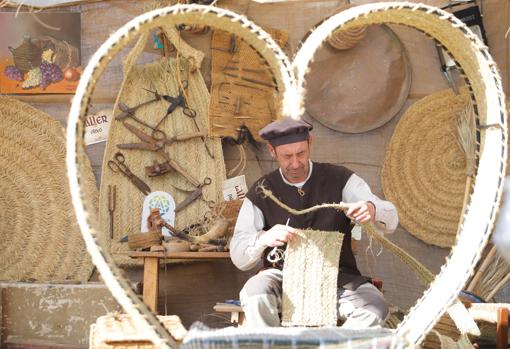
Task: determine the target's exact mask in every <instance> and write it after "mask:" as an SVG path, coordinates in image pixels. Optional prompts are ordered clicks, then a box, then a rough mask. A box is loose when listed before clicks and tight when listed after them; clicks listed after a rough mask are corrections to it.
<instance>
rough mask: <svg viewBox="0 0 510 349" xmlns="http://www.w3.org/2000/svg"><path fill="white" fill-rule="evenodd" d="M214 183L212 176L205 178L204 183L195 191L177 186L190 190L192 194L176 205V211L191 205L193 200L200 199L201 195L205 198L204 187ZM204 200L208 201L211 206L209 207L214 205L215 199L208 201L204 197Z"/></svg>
mask: <svg viewBox="0 0 510 349" xmlns="http://www.w3.org/2000/svg"><path fill="white" fill-rule="evenodd" d="M211 183H212V180H211V178H209V177H205V178H204V181H203V182H202V184H200V185H199V186H198V187H197V188H196V189H195V190H193V191H191V190H190V191H187V190H182V189H179V188H176V189H178V190H180V191H187V192H190V194H189V195H188V196H187V197H186V198H185V199H184V200H182V201H181V202H180V203H179V204H178V205H177V206H176V207H175V212H179V211H181V210H183V209H184V208H186V207H187V206H189V205H190V204H191V203H192V202H193V201H195V200H196V199H198V198H199V197H202V199H204V196H203V194H204V193H203V189H204V186H206V185H210V184H211ZM204 201H205V202H206V203H207V205H208V206H209V208H212V207H214V201H207V200H205V199H204Z"/></svg>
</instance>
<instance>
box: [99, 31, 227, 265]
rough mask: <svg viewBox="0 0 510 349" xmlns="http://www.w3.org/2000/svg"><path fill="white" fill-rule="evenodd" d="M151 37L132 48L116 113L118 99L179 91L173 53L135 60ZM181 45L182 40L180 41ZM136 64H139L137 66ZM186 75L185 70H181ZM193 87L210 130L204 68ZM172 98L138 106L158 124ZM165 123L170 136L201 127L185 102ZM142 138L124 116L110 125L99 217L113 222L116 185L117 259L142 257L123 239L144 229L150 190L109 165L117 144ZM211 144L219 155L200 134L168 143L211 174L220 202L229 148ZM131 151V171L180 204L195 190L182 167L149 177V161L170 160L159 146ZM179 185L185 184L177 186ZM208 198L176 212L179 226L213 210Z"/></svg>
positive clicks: (211, 188) (188, 166)
mask: <svg viewBox="0 0 510 349" xmlns="http://www.w3.org/2000/svg"><path fill="white" fill-rule="evenodd" d="M145 41H146V37H141V38H140V39H139V42H138V43H137V45H136V46H135V48H134V49H133V51H132V53H131V54H130V55H129V56H128V58H127V59H126V62H128V63H126V65H125V67H124V71H125V73H126V76H125V80H124V82H123V84H122V88H121V91H120V93H119V95H118V97H117V103H116V105H115V107H114V112H113V115H118V114H119V113H121V111H120V110H119V108H118V103H119V102H122V103H125V104H126V105H128V106H130V107H132V106H136V105H138V104H140V103H142V102H144V101H147V100H151V99H152V98H154V96H153V94H152V93H150V92H147V91H145V90H144V89H143V88H146V89H149V90H154V89H155V90H157V91H158V92H159V93H162V94H168V95H170V96H177V95H178V93H179V85H178V82H177V81H176V79H175V76H176V60H175V59H173V58H170V59H166V58H162V59H161V60H159V61H157V62H153V63H148V64H145V65H143V66H136V65H134V63H135V61H136V57H137V56H138V54H139V51H138V49H139V48H140V47H143V46H144V45H145ZM176 45H179V43H176ZM131 64H133V65H132V66H131ZM181 74H182V76H183V77H184V76H185V74H184V73H181ZM188 79H189V81H188V87H187V89H186V92H187V94H188V98H189V101H188V102H189V105H190V107H191V108H192V109H193V110H195V111H196V113H197V116H196V118H195V119H196V121H197V123H198V125H199V127H200V129H201V130H204V131H205V130H207V117H206V115H207V106H208V103H209V95H208V92H207V87H206V86H205V83H204V80H203V78H202V75H201V74H200V70H196V71H195V72H194V73H190V74H189V77H188ZM168 105H169V104H168V102H166V101H163V100H161V101H158V102H155V103H152V104H149V105H146V106H144V107H143V108H140V109H138V110H137V111H136V117H137V118H139V119H141V120H143V121H144V122H146V123H148V124H149V125H156V124H157V123H158V121H159V120H160V119H161V118H162V117H163V116H164V115H165V113H166V110H167V108H168ZM126 122H127V123H129V124H130V125H133V126H135V127H137V128H138V129H140V130H142V131H143V132H145V133H146V134H148V135H150V134H151V130H150V129H149V128H146V127H144V126H141V125H139V124H138V123H136V122H134V121H133V120H130V119H127V120H126ZM159 129H161V130H163V131H164V132H165V133H166V135H167V137H172V136H176V135H179V134H186V133H194V132H197V129H196V127H195V124H194V123H193V120H191V119H190V118H189V117H187V116H185V115H184V114H183V111H182V108H181V107H178V108H177V109H176V110H174V111H173V113H172V114H170V115H169V116H168V117H167V118H166V120H165V121H164V122H163V123H162V124H161V126H160V127H159ZM131 142H132V143H137V142H140V140H139V139H138V138H137V137H136V136H135V135H134V134H132V133H131V131H129V130H128V129H126V128H125V127H124V125H123V124H122V122H119V121H114V122H113V124H112V125H111V126H110V131H109V136H108V142H107V145H106V149H105V155H104V159H103V169H104V170H103V173H102V178H101V191H100V199H99V208H100V211H99V220H100V223H101V226H102V227H103V228H102V230H103V231H105V232H107V231H108V227H109V220H110V216H109V211H108V186H109V185H110V186H113V185H116V187H117V197H116V209H115V212H114V220H113V221H114V229H113V233H114V234H113V240H112V241H111V252H112V253H113V255H114V257H115V259H116V261H117V263H120V264H122V265H131V264H136V263H141V261H140V260H138V259H133V258H130V257H129V256H127V254H128V253H129V250H128V246H127V244H125V243H120V242H119V240H120V238H121V237H123V236H125V235H130V234H133V233H140V219H141V214H142V208H143V200H144V199H145V196H144V194H143V193H142V192H141V191H139V190H138V189H137V188H136V187H135V186H134V185H133V184H132V183H130V181H129V180H128V179H127V178H126V177H125V176H123V175H122V174H120V173H114V172H113V171H111V170H110V169H109V167H108V161H109V160H112V159H113V157H114V155H115V153H116V152H118V151H119V149H118V148H117V146H116V145H117V144H120V143H131ZM205 142H206V143H207V146H208V147H209V149H210V150H212V153H213V155H214V159H213V158H211V157H210V156H209V155H208V153H207V151H206V148H205V145H204V141H202V140H201V139H200V138H196V139H192V140H188V141H185V142H176V143H174V144H172V145H170V146H166V149H165V150H166V152H167V153H168V154H169V155H170V157H171V158H172V159H173V160H175V161H176V162H177V163H179V164H180V165H181V166H182V167H183V168H184V169H185V170H186V171H187V172H188V173H189V174H190V175H191V176H192V177H194V178H195V179H196V180H197V181H198V182H200V183H202V182H204V180H205V178H206V177H209V178H211V180H212V183H211V184H210V185H206V186H204V188H203V197H204V198H205V200H207V201H214V202H217V201H219V199H220V198H221V197H222V196H223V195H222V185H223V180H224V179H225V178H226V174H225V165H224V161H223V152H222V149H221V142H220V140H219V139H207V140H205ZM122 153H123V154H124V156H125V161H126V165H127V166H128V167H129V168H130V169H131V171H132V172H133V173H134V174H135V175H137V176H138V177H140V178H141V179H142V180H143V181H144V182H145V183H146V184H147V185H148V186H149V187H150V188H151V190H152V191H157V190H162V191H165V192H169V193H170V194H171V195H172V197H173V198H174V200H175V202H176V203H177V204H178V203H179V202H181V201H183V200H184V199H185V198H186V197H187V196H188V195H189V194H190V192H183V191H182V190H179V189H185V190H193V189H194V187H193V186H192V185H191V184H190V183H189V182H188V181H187V180H186V179H185V178H184V177H183V176H182V175H180V174H178V173H177V172H172V173H167V174H164V175H162V176H158V177H147V176H145V175H144V173H145V171H144V167H145V166H149V165H152V164H153V162H154V161H159V162H160V163H161V162H164V161H165V160H164V159H163V158H162V157H161V156H159V155H157V154H156V153H155V152H151V151H145V150H122ZM177 188H179V189H177ZM205 200H202V199H200V198H198V199H197V200H195V201H194V202H193V203H191V204H190V205H189V206H187V207H186V208H185V209H183V210H182V211H179V212H177V213H176V221H175V226H176V228H177V229H183V228H185V227H187V226H189V225H191V224H194V223H197V222H199V221H200V220H201V219H202V217H203V215H204V214H205V213H206V212H207V211H209V207H208V204H207V203H206V201H205Z"/></svg>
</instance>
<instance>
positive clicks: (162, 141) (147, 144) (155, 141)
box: [117, 122, 204, 151]
mask: <svg viewBox="0 0 510 349" xmlns="http://www.w3.org/2000/svg"><path fill="white" fill-rule="evenodd" d="M124 127H125V128H127V129H128V130H129V131H131V133H133V134H134V135H135V136H136V137H138V138H139V139H140V140H141V141H142V142H141V143H124V144H117V147H118V148H119V149H138V150H151V151H158V150H161V149H163V148H164V147H165V145H171V144H173V143H174V142H183V141H187V140H189V139H193V138H199V137H203V136H204V133H199V132H195V133H184V134H180V135H176V136H173V137H170V138H169V137H167V135H166V134H165V132H163V131H161V130H155V131H154V132H153V133H152V136H149V135H148V134H146V133H144V132H143V131H141V130H139V129H138V128H136V127H134V126H133V125H130V124H128V123H127V122H124Z"/></svg>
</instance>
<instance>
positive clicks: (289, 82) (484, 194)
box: [67, 2, 507, 348]
mask: <svg viewBox="0 0 510 349" xmlns="http://www.w3.org/2000/svg"><path fill="white" fill-rule="evenodd" d="M163 23H164V24H166V25H169V24H172V25H175V24H177V23H186V24H203V25H210V26H213V27H219V28H221V29H224V30H227V31H235V32H236V34H237V35H238V36H240V37H241V38H243V39H244V40H246V41H247V42H249V43H250V44H251V45H252V46H253V47H254V48H255V49H257V50H258V51H259V52H260V54H261V56H262V57H264V59H266V60H267V62H268V64H269V65H270V66H271V67H272V69H273V71H274V72H275V79H276V84H277V86H278V91H279V93H282V94H283V101H282V109H281V114H282V115H284V116H291V117H294V118H298V117H299V115H302V113H303V112H304V110H303V95H304V92H305V88H304V81H305V75H306V71H307V67H308V64H309V62H310V61H311V59H312V58H313V54H314V52H315V50H316V49H317V47H318V46H320V45H321V43H322V42H323V41H324V40H325V39H326V38H327V36H328V35H329V34H330V33H331V32H332V30H334V29H335V28H339V27H340V28H344V29H345V28H348V27H350V26H359V25H371V24H380V23H397V24H404V25H408V26H411V27H414V28H417V29H418V30H421V31H424V32H425V33H427V34H429V35H431V36H433V37H434V38H436V39H437V40H438V41H439V42H441V43H442V44H444V46H445V47H446V48H447V49H448V50H449V51H451V52H450V53H451V54H452V56H453V57H454V58H455V59H456V60H457V61H458V62H459V64H460V66H461V67H463V68H464V71H465V74H466V79H467V81H468V83H469V84H470V85H471V88H472V91H473V99H474V101H475V102H476V103H475V110H476V111H477V116H478V119H477V121H478V125H481V127H480V129H479V131H478V132H479V136H480V147H479V149H478V153H477V155H478V158H479V168H478V169H477V172H476V178H475V180H474V187H473V193H472V195H471V200H470V204H469V205H467V208H466V212H465V214H464V216H463V222H462V225H461V229H460V233H459V235H458V239H457V245H456V246H455V247H454V249H453V252H452V256H451V258H450V259H449V261H448V262H447V264H446V265H445V266H444V267H443V268H442V271H441V273H440V274H439V275H438V276H437V277H436V279H435V280H434V282H432V284H431V288H430V289H429V290H427V291H426V292H425V293H424V296H423V297H422V298H421V299H420V300H419V301H418V303H417V304H416V305H415V306H414V307H413V308H412V309H411V311H410V313H409V315H408V316H407V317H406V318H404V320H403V322H402V323H401V324H400V325H399V327H398V328H397V329H396V332H395V333H396V335H398V336H399V337H400V338H401V339H403V340H405V342H406V343H407V345H408V346H409V347H414V346H415V345H417V344H418V343H419V342H420V341H421V340H422V339H423V337H424V335H425V333H427V332H428V331H429V330H430V328H431V327H432V326H433V325H434V323H435V322H436V321H437V320H438V318H439V317H440V316H441V314H442V313H443V312H444V311H445V309H446V307H447V306H448V305H449V304H450V303H451V302H452V301H453V300H454V298H455V297H457V295H458V293H459V291H460V289H461V287H462V286H463V284H464V283H465V282H466V280H467V278H468V277H469V275H470V274H471V273H472V271H473V268H474V266H475V264H476V262H477V261H478V259H479V254H480V252H481V250H482V249H483V247H484V245H485V244H486V242H487V239H488V237H489V235H490V232H491V229H492V226H493V223H494V219H495V215H496V213H497V210H498V207H499V204H500V201H501V192H502V187H503V178H504V174H505V170H506V168H505V167H506V157H507V145H506V139H507V130H506V108H505V102H504V94H503V91H502V87H501V79H500V77H499V74H498V72H497V69H496V65H495V63H494V61H493V60H492V58H491V57H490V54H489V52H488V50H487V48H486V47H485V46H483V44H481V42H480V41H479V39H478V38H477V37H476V36H475V35H474V34H472V33H471V32H470V31H469V30H468V29H467V27H466V26H465V25H464V24H463V23H462V22H460V21H459V20H458V19H457V18H455V17H454V16H452V15H451V14H449V13H447V12H445V11H442V10H440V9H438V8H434V7H431V6H427V5H423V4H412V3H406V2H397V3H384V2H383V3H370V4H366V5H362V6H358V7H354V8H351V9H348V10H346V11H343V12H342V13H340V14H338V15H335V16H333V17H331V18H329V19H328V20H326V21H325V22H324V23H323V24H322V25H320V26H319V27H318V28H317V30H315V31H314V32H313V33H312V34H311V35H310V36H309V37H308V39H307V40H306V41H305V42H304V43H303V45H302V46H301V49H300V50H299V51H298V53H297V55H296V57H295V59H294V63H293V67H291V66H290V64H289V62H288V59H287V58H286V57H285V55H284V54H283V53H282V52H281V50H280V49H279V48H278V47H277V45H276V44H275V43H274V42H273V41H272V40H271V39H270V38H269V35H268V34H267V33H264V32H263V31H262V30H261V29H260V28H259V27H257V26H256V25H254V24H253V23H251V22H249V21H248V20H247V19H246V18H245V17H242V16H239V15H236V14H233V13H232V12H230V11H228V10H224V9H218V8H214V7H204V6H198V5H188V6H183V5H181V6H174V7H170V8H165V9H160V10H155V11H152V12H149V13H147V14H144V15H142V16H140V17H138V18H136V19H134V20H132V21H131V22H130V23H128V24H127V25H125V26H124V27H123V28H121V29H119V30H118V31H117V32H116V33H114V34H113V35H112V36H110V38H109V39H108V41H107V42H106V43H105V44H103V45H102V46H101V47H100V49H99V50H98V51H97V52H96V53H95V54H94V55H93V56H92V58H91V60H90V62H89V65H88V66H87V68H86V69H85V71H84V73H83V75H82V79H81V81H80V84H79V86H78V89H77V92H76V97H75V99H73V105H72V108H71V114H70V118H69V122H68V133H67V135H68V138H67V139H68V142H67V146H68V150H69V156H68V157H67V164H68V167H69V178H70V182H71V194H72V196H73V203H74V204H75V210H76V212H77V217H78V221H79V223H80V228H81V230H82V234H83V236H84V239H85V241H86V243H87V248H88V249H89V251H90V253H91V255H92V258H93V261H94V263H95V264H96V266H97V268H98V270H99V271H100V272H101V275H102V277H103V279H104V280H105V283H106V284H107V285H108V287H109V288H110V290H112V293H113V295H114V297H115V298H116V299H117V300H118V301H119V303H120V304H121V305H122V306H123V307H124V309H125V310H126V312H128V313H129V314H130V315H132V317H133V320H134V321H136V323H137V325H139V326H140V327H143V328H144V330H145V331H146V332H147V335H148V336H149V337H150V339H151V340H152V341H153V342H154V343H155V345H157V346H159V347H161V348H169V347H176V345H177V344H176V343H175V340H174V339H173V338H172V337H171V336H170V335H169V334H168V332H167V331H166V330H165V329H164V327H163V326H162V325H161V323H160V322H159V321H158V320H157V319H156V317H155V316H154V314H152V313H151V312H150V311H149V310H148V308H147V307H146V306H145V305H144V304H143V303H142V302H141V301H140V300H139V299H138V298H137V296H136V294H135V293H134V292H133V291H132V290H131V289H130V287H129V283H128V282H127V281H126V280H125V278H124V277H123V276H122V273H121V271H120V270H119V269H118V268H117V267H116V266H115V265H114V263H113V261H112V258H111V256H110V255H109V254H108V253H107V252H106V250H105V249H104V248H102V247H101V246H100V245H98V240H97V231H98V229H97V224H95V222H94V219H93V218H94V217H93V212H91V202H90V197H89V195H88V193H87V191H86V190H85V188H84V187H81V186H80V182H79V179H80V178H81V176H80V172H79V170H80V169H81V168H82V167H83V164H82V162H83V160H82V159H81V157H80V155H81V153H82V152H83V149H84V144H83V139H82V136H83V125H84V122H85V115H86V112H87V107H88V102H89V100H90V96H91V93H92V91H93V89H94V85H95V81H97V79H98V77H99V76H100V74H101V73H102V72H103V71H104V69H105V67H106V66H107V64H108V63H109V62H110V61H111V60H112V58H113V57H114V56H115V54H116V53H118V52H119V51H120V50H121V49H122V48H123V47H124V46H125V45H126V43H127V42H129V40H130V39H132V38H133V37H134V36H135V35H136V34H137V33H138V32H139V31H143V30H147V29H150V28H155V27H158V26H161V25H162V24H163ZM293 69H295V74H296V75H294V74H293V73H292V71H293ZM294 77H295V78H296V79H297V81H295V80H293V79H294ZM279 111H280V110H279ZM77 136H79V137H77ZM76 154H78V157H77V156H76ZM234 341H235V338H234V339H233V340H232V342H231V343H234ZM236 343H237V342H236Z"/></svg>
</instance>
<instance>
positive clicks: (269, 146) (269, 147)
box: [267, 143, 276, 159]
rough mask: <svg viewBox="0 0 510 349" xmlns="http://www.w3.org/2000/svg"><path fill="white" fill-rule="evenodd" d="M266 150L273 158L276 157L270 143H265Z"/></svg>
mask: <svg viewBox="0 0 510 349" xmlns="http://www.w3.org/2000/svg"><path fill="white" fill-rule="evenodd" d="M267 151H268V152H269V155H271V157H272V158H273V159H276V149H275V148H274V147H273V146H272V145H271V144H270V143H267Z"/></svg>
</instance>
